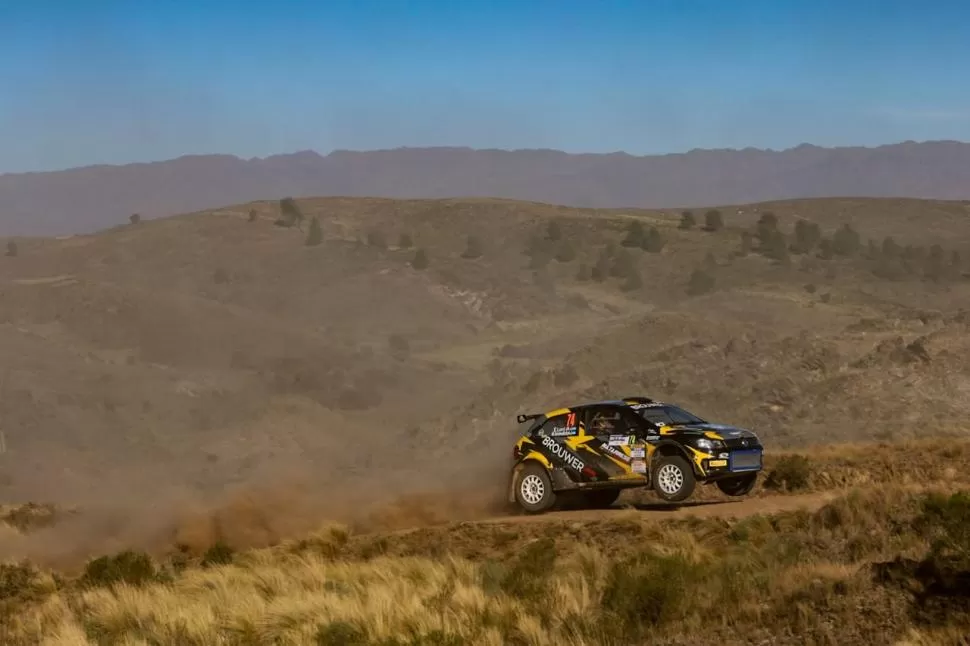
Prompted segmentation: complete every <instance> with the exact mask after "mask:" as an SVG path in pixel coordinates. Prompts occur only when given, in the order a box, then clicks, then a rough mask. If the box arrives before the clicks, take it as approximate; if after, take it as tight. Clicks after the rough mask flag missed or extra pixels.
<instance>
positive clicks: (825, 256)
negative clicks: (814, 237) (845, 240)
mask: <svg viewBox="0 0 970 646" xmlns="http://www.w3.org/2000/svg"><path fill="white" fill-rule="evenodd" d="M816 256H817V257H818V258H821V259H822V260H831V259H832V258H833V257H834V256H835V251H833V248H832V241H831V240H829V239H828V238H822V239H821V240H819V241H818V253H817V254H816Z"/></svg>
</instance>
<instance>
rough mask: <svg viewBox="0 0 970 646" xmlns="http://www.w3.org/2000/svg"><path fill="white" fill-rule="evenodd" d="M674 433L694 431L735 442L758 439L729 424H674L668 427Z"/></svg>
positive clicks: (747, 431)
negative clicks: (715, 435) (739, 439)
mask: <svg viewBox="0 0 970 646" xmlns="http://www.w3.org/2000/svg"><path fill="white" fill-rule="evenodd" d="M667 428H668V429H670V430H672V431H681V432H683V431H688V432H690V431H693V432H695V433H698V434H703V433H708V432H710V433H716V434H717V435H719V436H720V437H721V439H724V440H734V439H738V438H743V437H747V438H757V437H758V436H757V435H755V434H754V433H752V432H751V431H749V430H748V429H746V428H739V427H737V426H730V425H727V424H713V423H710V422H705V423H703V424H672V425H670V426H668V427H667Z"/></svg>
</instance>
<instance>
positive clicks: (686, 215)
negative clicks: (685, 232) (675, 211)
mask: <svg viewBox="0 0 970 646" xmlns="http://www.w3.org/2000/svg"><path fill="white" fill-rule="evenodd" d="M696 225H697V219H696V218H695V217H694V214H693V213H691V212H690V211H684V212H683V213H681V214H680V227H679V228H681V229H693V228H694V227H695V226H696Z"/></svg>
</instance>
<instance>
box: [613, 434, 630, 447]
mask: <svg viewBox="0 0 970 646" xmlns="http://www.w3.org/2000/svg"><path fill="white" fill-rule="evenodd" d="M635 441H636V438H634V437H633V436H632V435H611V436H610V440H609V442H607V444H608V445H609V446H629V445H630V444H633V443H634V442H635Z"/></svg>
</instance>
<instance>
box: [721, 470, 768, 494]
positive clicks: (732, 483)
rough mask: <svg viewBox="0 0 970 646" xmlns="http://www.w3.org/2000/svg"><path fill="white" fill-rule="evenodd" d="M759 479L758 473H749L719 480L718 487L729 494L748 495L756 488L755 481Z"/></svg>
mask: <svg viewBox="0 0 970 646" xmlns="http://www.w3.org/2000/svg"><path fill="white" fill-rule="evenodd" d="M757 481H758V474H757V473H748V474H745V475H743V476H737V477H736V478H725V479H724V480H718V481H717V488H718V489H720V490H721V492H722V493H725V494H727V495H729V496H746V495H748V494H749V493H751V490H752V489H754V483H755V482H757Z"/></svg>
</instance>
